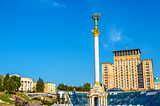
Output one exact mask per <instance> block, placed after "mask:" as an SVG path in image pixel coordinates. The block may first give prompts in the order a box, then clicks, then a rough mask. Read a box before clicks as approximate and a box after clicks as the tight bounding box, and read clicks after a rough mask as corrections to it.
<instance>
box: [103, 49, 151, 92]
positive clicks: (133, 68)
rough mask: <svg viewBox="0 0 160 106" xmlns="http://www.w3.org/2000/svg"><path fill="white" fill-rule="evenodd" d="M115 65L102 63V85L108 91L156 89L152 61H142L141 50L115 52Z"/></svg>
mask: <svg viewBox="0 0 160 106" xmlns="http://www.w3.org/2000/svg"><path fill="white" fill-rule="evenodd" d="M113 53H114V64H111V63H102V84H104V85H105V86H106V88H107V89H111V88H121V89H123V90H148V89H150V88H151V89H153V88H154V80H153V65H152V59H146V60H142V61H141V58H140V54H141V52H140V49H131V50H121V51H113Z"/></svg>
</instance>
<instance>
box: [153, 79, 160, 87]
mask: <svg viewBox="0 0 160 106" xmlns="http://www.w3.org/2000/svg"><path fill="white" fill-rule="evenodd" d="M154 88H155V90H159V89H160V77H156V78H155V79H154Z"/></svg>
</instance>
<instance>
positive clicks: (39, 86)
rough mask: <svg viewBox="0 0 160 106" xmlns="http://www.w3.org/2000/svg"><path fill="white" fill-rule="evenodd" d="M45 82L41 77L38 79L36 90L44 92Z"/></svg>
mask: <svg viewBox="0 0 160 106" xmlns="http://www.w3.org/2000/svg"><path fill="white" fill-rule="evenodd" d="M44 87H45V86H44V82H43V80H42V79H41V78H39V80H38V81H37V85H36V90H37V92H43V91H44Z"/></svg>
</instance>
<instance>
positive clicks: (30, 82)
mask: <svg viewBox="0 0 160 106" xmlns="http://www.w3.org/2000/svg"><path fill="white" fill-rule="evenodd" d="M28 83H29V84H28V85H29V90H31V82H30V81H29V82H28Z"/></svg>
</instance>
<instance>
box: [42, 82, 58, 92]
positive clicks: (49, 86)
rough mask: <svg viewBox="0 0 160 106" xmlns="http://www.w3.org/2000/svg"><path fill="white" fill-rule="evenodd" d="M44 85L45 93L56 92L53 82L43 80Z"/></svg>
mask: <svg viewBox="0 0 160 106" xmlns="http://www.w3.org/2000/svg"><path fill="white" fill-rule="evenodd" d="M44 85H45V88H44V92H45V93H56V84H55V83H51V82H45V83H44Z"/></svg>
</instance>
